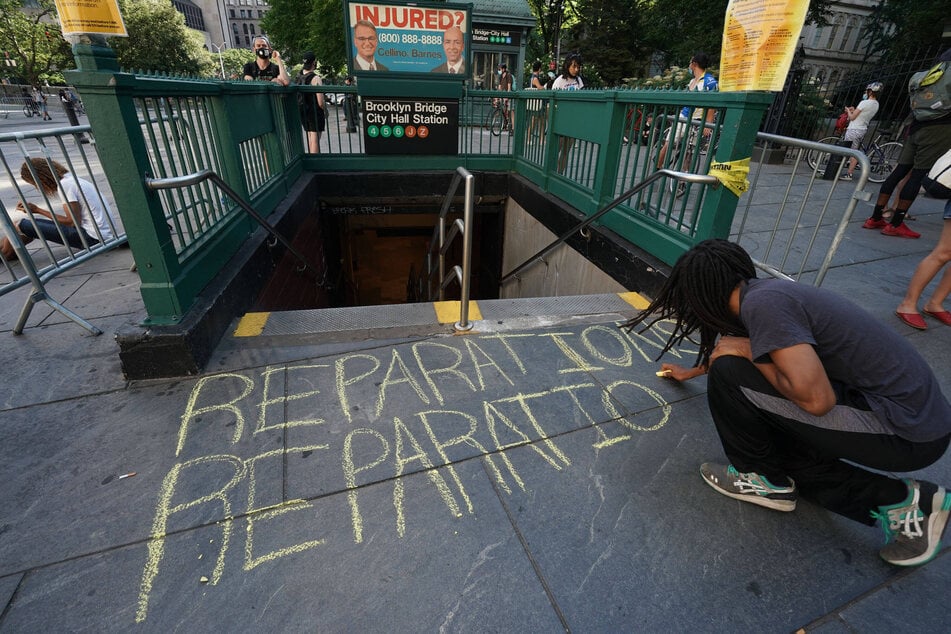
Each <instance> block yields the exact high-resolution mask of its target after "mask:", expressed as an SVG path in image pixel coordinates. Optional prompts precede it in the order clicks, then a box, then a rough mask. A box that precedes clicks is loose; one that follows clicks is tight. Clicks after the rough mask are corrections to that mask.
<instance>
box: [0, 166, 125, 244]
mask: <svg viewBox="0 0 951 634" xmlns="http://www.w3.org/2000/svg"><path fill="white" fill-rule="evenodd" d="M34 174H35V177H34ZM20 178H22V179H23V180H24V181H25V182H26V183H28V184H29V185H32V186H33V187H36V188H37V189H39V190H40V191H42V192H43V194H44V195H45V196H46V197H47V198H50V197H52V196H55V195H57V192H58V191H60V192H61V200H62V201H63V213H62V214H55V213H53V212H52V211H50V210H47V209H43V208H41V207H39V206H37V205H34V204H33V203H26V207H25V208H24V206H23V203H22V202H20V203H17V206H16V208H17V210H19V211H20V212H24V213H25V212H26V211H27V210H29V213H30V215H32V220H31V219H30V218H29V217H27V216H22V217H21V218H20V219H19V220H18V221H17V222H15V223H14V226H15V228H16V230H17V232H18V233H19V234H20V239H21V240H22V241H23V244H29V243H30V242H32V241H33V240H35V239H36V238H38V237H39V236H41V235H42V236H43V238H44V239H45V240H47V241H49V242H56V243H58V244H63V243H64V242H63V240H64V239H65V244H68V245H69V246H71V247H73V248H76V249H84V248H86V246H87V245H88V246H93V245H95V244H98V243H99V242H100V241H102V242H105V241H108V240H111V239H113V238H114V237H115V233H114V232H113V221H112V218H113V215H112V210H111V209H110V208H109V204H108V203H107V202H106V201H105V200H104V199H103V198H101V197H100V196H99V193H98V191H97V190H96V186H95V185H93V184H92V183H90V182H89V181H86V180H83V179H81V178H77V177H75V176H74V175H73V174H72V173H70V171H69V170H68V169H67V168H65V167H63V166H62V165H61V164H60V163H58V162H56V161H54V160H51V159H50V160H47V159H42V158H31V159H28V160H26V161H23V165H22V166H21V167H20ZM37 180H38V181H39V183H37ZM34 225H35V226H34ZM61 231H62V235H60V232H61ZM84 241H85V244H84ZM0 252H2V253H3V257H4V258H5V259H7V260H12V259H13V258H14V257H15V255H16V252H15V251H14V250H13V245H11V244H10V240H9V239H8V238H7V237H4V238H3V239H2V240H0Z"/></svg>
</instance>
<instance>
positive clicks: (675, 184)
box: [651, 120, 720, 198]
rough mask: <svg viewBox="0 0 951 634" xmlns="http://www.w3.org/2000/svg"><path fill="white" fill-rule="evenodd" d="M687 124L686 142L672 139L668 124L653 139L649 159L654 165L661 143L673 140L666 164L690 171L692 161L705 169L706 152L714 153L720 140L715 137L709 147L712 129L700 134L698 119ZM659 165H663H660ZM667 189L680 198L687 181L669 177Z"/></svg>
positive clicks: (684, 123) (683, 123)
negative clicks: (661, 132) (670, 153)
mask: <svg viewBox="0 0 951 634" xmlns="http://www.w3.org/2000/svg"><path fill="white" fill-rule="evenodd" d="M680 124H682V125H688V122H686V121H681V122H680ZM689 125H690V131H689V132H688V133H687V141H686V143H685V142H683V140H682V139H681V140H680V141H674V136H673V135H672V131H671V126H668V127H667V128H666V129H665V130H664V132H663V134H661V136H660V137H659V138H658V139H657V140H656V141H655V147H654V149H653V151H652V152H651V157H652V158H651V161H652V163H653V164H654V165H657V159H658V157H659V156H660V149H661V147H662V146H663V144H664V143H669V142H671V141H673V150H672V152H673V153H672V155H671V157H670V159H669V163H668V165H670V166H672V168H673V169H675V170H677V171H679V172H690V171H692V170H693V167H694V163H696V165H697V167H698V168H700V169H702V170H703V169H706V157H707V154H709V153H710V152H711V151H712V152H713V153H714V154H716V151H717V146H718V145H719V143H720V141H719V139H717V140H716V141H715V142H714V143H713V147H712V148H711V147H710V140H711V139H712V138H713V135H714V131H713V130H710V134H701V133H700V130H701V129H702V127H701V126H702V124H701V123H700V122H699V121H698V120H694V121H691V122H690V123H689ZM695 153H696V154H697V155H698V158H697V159H696V160H695V159H694V154H695ZM661 167H664V166H663V165H662V166H661ZM667 190H668V191H670V192H672V193H673V194H674V196H675V197H676V198H680V197H681V196H683V195H684V194H685V193H687V183H685V182H683V181H678V180H675V179H672V178H669V179H667Z"/></svg>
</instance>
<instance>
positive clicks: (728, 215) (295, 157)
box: [69, 45, 772, 324]
mask: <svg viewBox="0 0 951 634" xmlns="http://www.w3.org/2000/svg"><path fill="white" fill-rule="evenodd" d="M74 53H75V56H76V58H77V62H78V63H79V66H80V69H81V70H79V71H75V72H71V73H69V75H70V80H71V81H72V82H73V83H74V85H76V86H77V88H78V89H79V90H80V92H81V93H82V96H83V100H84V102H85V104H86V108H87V112H88V117H89V121H90V124H91V126H92V128H93V130H94V132H95V133H96V140H97V143H98V145H99V153H100V155H101V157H102V163H103V168H104V170H105V172H106V174H107V176H108V178H109V182H110V185H111V186H112V190H113V193H114V195H115V200H116V207H117V209H118V211H119V214H120V215H121V217H122V221H123V224H124V226H125V228H126V231H127V234H128V236H129V244H130V246H131V248H132V251H133V255H134V257H135V261H136V264H137V265H138V270H139V273H140V275H141V278H142V285H141V286H142V297H143V300H144V303H145V308H146V311H147V312H148V321H149V322H150V323H156V324H162V323H166V324H167V323H176V322H178V321H179V320H180V319H181V318H182V316H183V315H184V314H185V312H186V311H187V310H188V308H189V307H190V306H191V305H192V303H193V302H194V301H195V299H196V297H197V296H198V294H199V293H200V292H201V291H202V289H203V288H204V287H205V286H206V285H207V284H208V282H209V281H210V280H211V279H212V277H213V276H214V275H216V274H217V273H218V271H220V270H221V268H222V267H223V266H224V265H225V263H226V262H227V261H228V259H229V258H231V257H232V256H233V255H234V254H235V253H236V252H237V250H238V249H240V248H241V246H242V245H243V244H244V242H245V241H246V240H247V238H248V236H249V235H250V234H251V232H252V231H254V229H255V227H256V223H254V222H253V220H252V219H250V218H249V217H248V216H247V215H246V214H245V213H243V211H242V210H241V209H240V208H239V206H238V205H235V204H234V203H233V202H232V201H230V200H228V199H227V198H226V197H222V196H221V195H220V193H219V192H217V191H216V189H215V188H214V187H212V186H211V184H210V183H208V182H206V181H201V182H198V183H196V184H194V185H189V186H187V187H183V188H180V189H174V190H161V191H153V190H151V189H149V188H148V187H146V184H145V183H146V179H147V178H159V179H168V178H177V177H182V176H186V175H188V174H194V173H196V172H199V171H201V170H210V171H212V172H214V173H216V174H218V175H220V177H221V179H222V180H223V181H224V182H225V183H227V185H228V187H230V189H232V190H234V191H235V192H236V193H237V194H238V195H239V196H240V197H241V198H242V199H243V200H244V201H246V202H247V204H249V205H250V206H251V207H253V208H254V209H255V210H256V211H257V212H258V213H259V214H260V215H261V216H263V217H267V216H268V215H269V214H270V213H271V212H272V211H274V209H275V208H276V207H277V205H278V204H279V202H280V201H281V200H283V199H284V198H285V197H286V196H287V194H288V192H289V191H290V187H291V186H292V185H293V183H294V182H295V181H296V180H297V179H298V177H299V176H300V175H301V173H302V172H303V171H305V170H306V171H313V172H320V171H413V170H446V171H449V170H455V169H456V168H458V167H463V168H465V169H467V170H469V171H470V172H478V171H510V172H515V173H518V174H519V175H521V176H523V177H524V178H526V179H528V180H530V181H531V182H533V183H534V184H536V185H537V186H538V187H539V188H540V189H542V190H543V191H546V192H548V193H549V194H551V195H553V196H556V197H558V198H560V199H562V200H564V201H565V202H567V203H568V204H570V205H571V206H573V207H574V208H576V209H577V210H578V211H579V213H580V214H581V215H582V216H585V217H587V216H590V215H592V214H594V213H595V212H596V211H597V210H598V209H601V208H602V207H604V206H605V205H607V204H608V203H609V202H611V201H612V200H614V199H615V198H616V197H617V196H618V195H619V194H620V193H621V192H624V191H628V190H630V189H631V188H632V187H633V186H634V185H635V184H636V183H638V182H640V181H642V180H644V179H645V178H646V177H647V176H648V175H649V174H651V173H653V172H654V171H656V169H657V168H658V165H657V153H658V150H659V148H660V147H661V145H662V144H663V143H664V142H665V141H666V142H667V144H668V146H669V148H670V149H669V151H667V153H666V159H665V161H664V164H663V165H661V166H660V167H663V168H666V169H670V170H673V171H691V172H695V173H704V174H705V173H706V172H707V170H708V168H709V163H710V162H711V161H712V160H713V159H714V157H715V158H716V160H718V161H730V160H734V159H739V158H744V157H749V156H750V154H751V151H752V146H753V142H754V140H755V137H756V131H757V128H758V126H759V122H760V120H761V118H762V116H763V112H764V111H765V109H766V107H767V106H768V105H769V103H770V102H771V100H772V94H771V93H697V92H694V93H687V92H683V91H587V90H586V91H575V92H568V91H554V92H553V91H520V92H516V93H512V92H508V93H501V92H493V91H464V92H463V93H462V96H461V98H460V115H459V120H460V125H459V155H458V156H452V157H446V156H370V155H367V154H366V153H365V150H364V146H363V141H362V128H359V129H358V132H357V133H352V132H347V122H345V121H344V115H345V110H346V109H345V108H343V107H342V106H336V105H330V103H329V102H330V98H329V95H330V94H333V95H339V94H344V95H346V94H353V93H354V92H355V89H354V88H352V87H341V86H322V87H299V86H290V87H287V88H284V87H280V86H276V85H274V84H270V83H264V82H216V81H207V80H196V79H184V78H168V77H153V76H143V75H135V74H131V73H125V72H121V71H119V69H118V68H117V66H116V65H115V59H114V56H113V55H112V51H111V50H110V49H108V48H104V47H98V46H94V45H76V46H74ZM419 90H420V91H421V92H420V94H419V95H415V96H418V97H419V98H421V99H425V98H427V97H428V96H430V95H429V94H427V92H426V91H432V92H433V95H439V96H444V95H441V94H440V91H443V92H444V91H445V89H444V88H440V87H439V86H438V84H436V83H435V82H432V83H430V84H426V83H422V84H420V85H419ZM298 92H304V93H313V92H323V93H325V95H327V96H328V97H327V100H326V101H327V105H326V106H325V111H326V119H327V121H326V131H325V132H324V135H323V138H322V139H321V144H320V145H321V149H320V153H318V154H307V153H305V151H304V144H303V133H302V129H301V124H300V115H299V113H298V107H297V94H298ZM499 98H505V99H509V100H510V104H511V108H512V112H513V113H514V123H513V133H512V134H511V135H510V134H508V132H507V131H506V132H503V133H502V134H500V135H498V136H496V135H494V134H492V132H491V130H489V129H487V128H486V127H485V125H484V123H485V121H486V114H487V113H488V112H489V111H491V109H492V103H493V100H495V99H499ZM334 101H337V100H336V99H335V100H334ZM684 105H686V106H690V107H692V108H695V109H697V110H698V111H699V112H701V113H706V112H708V110H715V111H716V123H715V124H713V125H712V126H711V132H712V134H711V137H712V140H711V143H710V146H709V147H711V148H715V151H709V152H706V153H702V152H693V153H692V155H691V152H690V151H689V145H690V143H691V142H692V141H691V137H690V135H689V134H684V135H683V138H677V137H676V134H675V132H676V128H672V127H670V126H669V125H659V123H660V122H666V121H676V116H677V113H678V112H679V110H680V108H681V107H682V106H684ZM664 130H667V133H666V134H664ZM688 155H691V156H690V157H689V159H688ZM676 194H677V192H675V191H671V190H670V188H668V187H666V185H665V183H664V182H661V181H658V182H656V183H654V184H651V185H650V186H649V187H646V188H644V190H643V191H640V192H639V193H638V194H637V195H636V196H634V197H632V198H631V199H630V201H628V202H626V203H624V204H621V205H618V206H617V208H616V209H615V210H614V211H613V212H612V213H611V214H608V215H605V216H604V217H603V218H602V219H601V220H600V221H599V223H600V224H601V225H602V226H605V227H608V228H609V229H611V230H612V231H614V232H616V233H617V234H618V235H620V236H621V237H623V238H625V239H626V240H629V241H630V242H632V243H633V244H636V245H638V246H639V247H641V248H643V249H645V250H646V251H648V252H650V253H652V254H654V255H655V256H657V257H658V258H660V259H661V260H663V261H665V262H668V263H673V262H674V261H675V260H676V258H677V257H679V255H680V254H681V253H683V252H684V251H685V250H686V249H688V248H689V247H690V246H692V245H693V244H695V243H696V242H698V241H700V240H702V239H704V238H707V237H711V236H721V237H723V236H726V235H727V234H728V231H729V227H730V223H731V221H732V218H733V214H734V211H735V209H736V203H737V197H736V196H735V195H734V194H732V193H730V192H729V191H728V190H726V189H725V188H716V189H710V188H706V187H702V186H693V187H692V188H691V189H688V190H687V191H686V192H685V193H684V195H682V196H679V197H678V196H677V195H676Z"/></svg>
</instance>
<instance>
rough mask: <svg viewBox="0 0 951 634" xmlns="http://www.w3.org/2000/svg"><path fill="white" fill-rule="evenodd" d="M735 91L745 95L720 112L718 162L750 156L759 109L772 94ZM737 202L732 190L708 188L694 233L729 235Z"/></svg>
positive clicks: (720, 236) (705, 235) (703, 237)
mask: <svg viewBox="0 0 951 634" xmlns="http://www.w3.org/2000/svg"><path fill="white" fill-rule="evenodd" d="M735 94H736V95H737V96H743V97H745V99H743V102H742V103H741V104H738V105H733V104H730V105H731V107H729V108H728V109H727V110H726V113H725V115H724V118H723V126H722V128H721V130H720V143H719V146H718V148H717V154H716V156H715V157H714V158H715V160H716V161H718V162H721V163H722V162H726V161H735V160H738V159H743V158H750V157H751V156H752V154H753V144H754V143H755V142H756V133H757V132H758V131H759V125H760V122H761V121H762V120H763V113H764V112H766V108H768V107H769V104H770V103H772V101H773V96H774V95H773V93H766V92H748V93H735ZM738 202H739V199H738V197H737V196H736V194H734V193H733V192H731V191H730V190H728V189H727V188H726V187H722V186H721V187H717V188H716V189H713V190H711V191H710V192H708V194H707V196H706V198H705V199H704V201H703V210H702V212H701V214H700V221H699V222H698V223H697V236H698V237H699V238H701V239H705V238H727V237H729V235H730V227H731V226H732V225H733V216H734V214H735V213H736V206H737V203H738Z"/></svg>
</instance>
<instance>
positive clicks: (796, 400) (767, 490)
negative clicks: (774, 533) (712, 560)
mask: <svg viewBox="0 0 951 634" xmlns="http://www.w3.org/2000/svg"><path fill="white" fill-rule="evenodd" d="M660 320H672V321H673V322H674V323H673V325H672V326H670V328H672V330H670V331H669V332H671V333H672V334H671V335H670V337H669V338H668V340H667V343H666V345H665V346H664V348H663V350H662V351H661V355H663V354H664V353H665V352H667V351H668V350H671V349H673V348H674V347H675V346H678V345H679V344H681V343H682V342H683V341H684V339H686V338H688V337H690V336H691V335H692V334H693V333H694V332H696V331H698V330H699V331H700V344H699V352H698V355H697V360H696V363H695V365H694V367H692V368H684V367H681V366H679V365H675V364H671V363H664V364H662V365H661V368H662V374H663V375H664V376H667V377H668V378H669V379H671V380H675V381H685V380H688V379H691V378H694V377H697V376H700V375H702V374H708V377H707V402H708V405H709V408H710V413H711V416H712V418H713V424H714V425H715V426H716V430H717V433H718V434H719V437H720V442H721V444H722V445H723V451H724V453H725V454H726V457H727V459H728V460H729V464H713V463H705V464H703V465H701V467H700V474H701V476H702V477H703V479H704V481H705V482H706V483H707V484H708V485H709V486H711V487H713V489H714V490H716V491H717V492H718V493H721V494H723V495H725V496H728V497H731V498H734V499H736V500H740V501H743V502H749V503H752V504H756V505H759V506H763V507H766V508H769V509H774V510H777V511H793V510H795V508H796V502H797V498H799V497H802V498H804V499H808V500H810V501H812V502H815V503H816V504H818V505H820V506H822V507H824V508H826V509H828V510H830V511H833V512H835V513H838V514H840V515H843V516H845V517H848V518H850V519H852V520H855V521H857V522H860V523H863V524H867V525H873V524H874V523H875V521H876V520H878V521H881V522H882V525H883V527H884V529H885V532H886V534H887V535H888V536H889V537H890V538H891V537H895V540H894V541H892V542H891V543H888V544H887V545H886V546H885V547H884V548H883V549H882V550H881V552H880V555H881V557H882V558H883V559H884V560H885V561H887V562H889V563H891V564H894V565H897V566H913V565H918V564H922V563H925V562H926V561H928V560H929V559H931V558H932V557H934V556H935V554H936V553H937V552H938V549H939V547H940V545H941V536H942V533H943V532H944V529H945V526H946V524H947V521H948V515H949V510H951V493H948V492H947V491H946V489H945V488H944V487H943V486H939V485H936V484H933V483H931V482H927V481H925V480H913V479H904V480H901V479H898V478H895V477H892V476H890V475H886V474H885V473H882V472H893V471H899V472H905V471H914V470H918V469H923V468H925V467H927V466H928V465H930V464H932V463H934V462H935V461H937V460H938V459H939V458H940V457H941V456H942V455H943V454H944V453H945V451H946V449H947V448H948V444H949V443H951V404H949V403H948V400H947V398H945V396H944V395H943V394H942V393H941V387H940V385H939V384H938V380H937V378H936V377H935V375H934V373H933V372H932V371H931V368H929V367H928V364H927V362H926V361H925V360H924V359H923V358H922V357H921V355H920V354H919V353H918V351H917V350H916V349H915V348H914V346H912V345H911V343H909V342H908V340H907V339H906V338H905V337H902V336H901V335H899V334H898V333H897V332H895V331H894V330H893V329H892V328H889V327H888V326H886V325H885V324H883V323H881V322H880V321H878V320H877V319H876V318H875V317H873V316H872V315H870V314H869V313H867V312H866V311H865V310H864V309H862V308H860V307H859V306H857V305H856V304H853V303H852V302H850V301H849V300H847V299H845V298H843V297H841V296H839V295H836V294H835V293H832V292H831V291H827V290H824V289H821V288H816V287H813V286H809V285H806V284H800V283H798V282H793V281H789V280H781V279H774V278H768V279H757V278H756V270H755V269H754V267H753V261H752V259H751V258H750V256H749V254H748V253H747V252H746V251H745V250H743V248H742V247H740V246H739V245H738V244H735V243H732V242H729V241H727V240H721V239H711V240H704V241H703V242H700V243H699V244H697V245H696V246H694V247H693V248H691V249H690V250H689V251H687V252H686V253H684V255H682V256H681V257H680V258H679V259H678V260H677V262H676V264H675V265H674V267H673V270H672V271H671V273H670V277H669V278H668V279H667V281H666V282H665V283H664V285H663V287H662V288H661V290H660V292H659V293H658V295H657V297H656V299H654V301H652V302H651V304H650V305H649V306H648V307H647V308H646V309H645V310H644V311H642V312H641V313H639V314H638V315H636V316H635V317H634V318H633V319H631V320H629V321H628V322H626V323H625V324H623V326H622V327H626V328H627V329H629V330H631V329H634V328H635V327H637V326H638V325H641V324H645V322H646V325H645V326H644V330H646V329H648V328H650V327H651V326H652V325H654V324H655V323H656V322H658V321H660ZM665 331H666V328H665ZM873 469H874V471H872V470H873Z"/></svg>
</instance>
